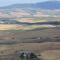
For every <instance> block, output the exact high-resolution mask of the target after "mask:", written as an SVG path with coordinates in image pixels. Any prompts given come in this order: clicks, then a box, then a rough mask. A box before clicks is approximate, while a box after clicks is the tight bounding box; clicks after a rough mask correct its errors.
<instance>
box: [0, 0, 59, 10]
mask: <svg viewBox="0 0 60 60" xmlns="http://www.w3.org/2000/svg"><path fill="white" fill-rule="evenodd" d="M2 8H3V9H15V8H24V9H29V8H30V9H31V8H32V9H38V8H40V9H60V1H46V2H40V3H30V4H27V3H25V4H13V5H10V6H5V7H0V9H2Z"/></svg>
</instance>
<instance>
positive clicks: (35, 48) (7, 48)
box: [0, 42, 60, 54]
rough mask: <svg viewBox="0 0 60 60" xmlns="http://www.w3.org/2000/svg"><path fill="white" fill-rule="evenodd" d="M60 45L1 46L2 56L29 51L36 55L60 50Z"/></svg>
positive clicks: (50, 43)
mask: <svg viewBox="0 0 60 60" xmlns="http://www.w3.org/2000/svg"><path fill="white" fill-rule="evenodd" d="M59 49H60V43H58V42H48V43H20V44H15V45H0V54H2V53H1V52H4V53H3V54H11V53H12V52H13V53H15V52H16V51H19V50H29V51H32V52H34V53H36V54H40V53H41V52H43V51H47V50H59Z"/></svg>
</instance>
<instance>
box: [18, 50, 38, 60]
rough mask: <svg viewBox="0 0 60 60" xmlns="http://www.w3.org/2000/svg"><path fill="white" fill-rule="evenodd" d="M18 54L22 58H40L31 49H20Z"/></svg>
mask: <svg viewBox="0 0 60 60" xmlns="http://www.w3.org/2000/svg"><path fill="white" fill-rule="evenodd" d="M18 55H19V58H20V59H21V60H39V59H38V58H37V56H36V55H35V54H34V53H32V52H30V51H20V52H19V53H18Z"/></svg>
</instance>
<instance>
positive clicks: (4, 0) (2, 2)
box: [0, 0, 48, 7]
mask: <svg viewBox="0 0 60 60" xmlns="http://www.w3.org/2000/svg"><path fill="white" fill-rule="evenodd" d="M43 1H48V0H0V7H2V6H7V5H11V4H17V3H36V2H43Z"/></svg>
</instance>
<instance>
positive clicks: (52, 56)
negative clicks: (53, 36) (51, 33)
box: [41, 50, 60, 60]
mask: <svg viewBox="0 0 60 60" xmlns="http://www.w3.org/2000/svg"><path fill="white" fill-rule="evenodd" d="M41 55H42V57H41V58H42V59H43V60H60V50H48V51H44V52H42V53H41Z"/></svg>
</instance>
